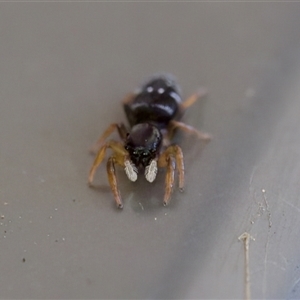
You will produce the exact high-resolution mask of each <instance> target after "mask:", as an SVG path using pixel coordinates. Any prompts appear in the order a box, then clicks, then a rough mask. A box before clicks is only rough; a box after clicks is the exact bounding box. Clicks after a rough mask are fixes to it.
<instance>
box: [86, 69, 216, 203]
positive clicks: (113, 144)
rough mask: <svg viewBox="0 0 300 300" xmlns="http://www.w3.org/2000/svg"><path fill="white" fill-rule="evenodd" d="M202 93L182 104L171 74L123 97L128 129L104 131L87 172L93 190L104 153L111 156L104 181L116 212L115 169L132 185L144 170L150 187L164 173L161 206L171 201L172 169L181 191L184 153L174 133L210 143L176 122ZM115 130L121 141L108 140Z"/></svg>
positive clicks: (121, 126) (203, 135)
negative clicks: (176, 131)
mask: <svg viewBox="0 0 300 300" xmlns="http://www.w3.org/2000/svg"><path fill="white" fill-rule="evenodd" d="M205 93H206V92H205V91H204V90H203V89H202V90H199V91H198V92H196V93H194V94H193V95H191V96H190V97H189V98H187V99H186V100H185V101H182V98H181V95H180V89H179V86H178V84H177V83H176V81H175V79H174V77H173V76H172V75H170V74H159V75H155V76H153V77H151V78H150V80H148V81H147V82H146V83H145V84H144V85H142V86H141V88H140V89H138V90H137V91H136V92H134V93H131V94H129V95H127V97H126V98H125V99H124V100H123V107H124V110H125V114H126V116H127V119H128V122H129V124H130V128H127V127H126V126H125V125H124V124H123V123H113V124H111V125H109V126H108V128H107V129H106V130H105V131H104V132H103V134H102V135H101V137H100V138H99V139H98V141H97V142H96V144H95V145H94V147H93V148H92V149H93V150H92V152H95V153H96V157H95V160H94V163H93V165H92V167H91V169H90V172H89V178H88V183H89V185H90V186H91V185H92V182H93V178H94V175H95V172H96V170H97V168H98V167H99V165H100V164H101V162H102V161H103V160H104V158H105V154H106V151H107V149H109V148H110V149H111V150H112V155H111V156H110V157H109V158H108V160H107V165H106V168H107V176H108V182H109V185H110V187H111V190H112V192H113V195H114V199H115V202H116V204H117V207H118V208H123V202H122V199H121V195H120V191H119V189H118V184H117V177H116V171H115V165H119V166H121V167H123V168H124V170H125V173H126V175H127V177H128V178H129V180H131V181H133V182H134V181H136V180H137V178H138V174H139V172H141V171H143V172H144V176H145V178H146V180H147V181H149V182H153V181H154V180H155V178H156V175H157V171H158V168H166V177H165V194H164V199H163V205H164V206H166V205H168V204H169V202H170V197H171V193H172V189H173V185H174V175H175V170H177V172H178V177H179V189H180V190H181V191H183V187H184V162H183V153H182V150H181V148H180V147H179V146H178V145H175V144H171V140H172V137H173V134H174V131H175V130H176V129H181V130H183V131H185V132H190V133H194V134H195V135H197V136H198V138H200V139H203V140H205V141H209V140H210V138H211V137H210V135H209V134H207V133H204V132H201V131H198V130H196V129H195V128H193V127H191V126H189V125H187V124H185V123H183V122H180V121H179V120H180V118H181V117H182V115H183V113H184V111H185V110H186V109H187V108H188V107H189V106H191V105H192V104H194V102H195V101H196V100H197V99H198V98H199V97H201V96H203V95H204V94H205ZM114 131H117V132H118V134H119V136H120V138H121V142H119V141H115V140H108V141H106V139H107V138H108V137H109V135H110V134H112V133H113V132H114Z"/></svg>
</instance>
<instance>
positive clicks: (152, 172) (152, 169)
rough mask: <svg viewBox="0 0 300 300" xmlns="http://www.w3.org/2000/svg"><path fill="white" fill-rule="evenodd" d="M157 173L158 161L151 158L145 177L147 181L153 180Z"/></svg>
mask: <svg viewBox="0 0 300 300" xmlns="http://www.w3.org/2000/svg"><path fill="white" fill-rule="evenodd" d="M156 174H157V161H156V160H154V159H153V160H151V162H150V164H149V165H148V166H147V167H146V168H145V177H146V179H147V181H149V182H153V181H154V180H155V178H156Z"/></svg>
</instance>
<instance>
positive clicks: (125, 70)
mask: <svg viewBox="0 0 300 300" xmlns="http://www.w3.org/2000/svg"><path fill="white" fill-rule="evenodd" d="M299 15H300V4H299V3H283V2H282V3H275V2H265V3H251V2H239V3H237V2H224V3H213V2H212V3H201V2H199V3H183V2H182V3H175V2H173V3H166V2H164V3H153V2H126V3H124V2H123V3H117V2H111V3H108V2H102V3H101V2H85V1H82V2H64V3H63V2H50V1H49V2H22V1H20V2H18V3H16V2H14V3H13V2H11V3H4V2H2V3H0V41H1V42H0V57H1V60H0V76H1V78H0V137H1V148H0V149H1V150H0V213H1V219H0V230H1V231H0V253H1V260H0V270H1V276H0V297H1V298H6V299H16V298H18V299H38V298H39V299H46V298H47V299H49V298H51V299H71V298H73V299H75V298H76V299H92V298H94V299H102V298H106V299H134V298H135V299H176V298H177V299H179V298H180V299H191V298H193V299H204V298H207V299H208V298H215V299H225V298H227V299H232V298H239V299H240V298H244V297H245V298H250V297H252V298H257V299H258V298H260V299H275V298H278V299H279V298H280V299H297V298H300V258H299V257H300V256H299V253H300V252H299V251H300V250H299V249H300V239H299V226H300V218H299V213H300V199H299V189H300V188H299V180H300V135H299V131H300V126H299V125H300V118H299V113H300V101H299V100H300V85H299V80H300V45H299V40H300V39H299V32H300V18H299ZM161 71H163V72H170V73H173V74H174V75H175V76H176V77H177V78H178V81H179V83H180V85H181V87H182V90H183V95H184V97H188V96H189V95H191V94H192V93H193V92H195V90H196V89H197V88H199V87H200V86H204V87H206V88H207V89H208V90H209V94H208V96H207V97H206V98H205V99H202V100H201V101H199V102H197V103H196V104H195V105H194V106H193V107H192V108H191V109H190V110H189V111H188V112H187V113H186V115H185V117H184V121H185V122H186V123H188V124H190V125H192V126H194V127H196V128H198V129H202V130H204V131H206V132H209V133H211V134H212V135H213V137H214V138H213V140H212V141H211V142H210V143H209V144H207V145H204V144H203V143H202V142H201V141H197V140H196V139H195V138H193V137H192V136H184V135H180V136H179V137H178V142H179V144H180V145H181V146H182V148H183V151H184V154H185V164H186V189H185V192H184V193H180V192H179V191H178V189H177V188H175V189H174V194H173V197H172V201H171V204H170V206H168V207H163V206H162V198H163V194H164V175H165V173H164V171H163V170H162V171H161V172H160V174H159V175H158V177H157V180H156V182H154V183H153V184H151V185H150V184H149V183H147V182H145V180H144V179H143V178H140V180H138V182H136V183H132V182H129V181H128V179H127V178H126V176H125V174H124V172H123V171H122V170H120V171H118V179H119V186H120V191H121V194H122V196H123V200H124V209H123V211H119V210H117V209H116V207H115V203H114V201H113V196H112V194H111V191H110V189H109V186H108V183H107V177H106V168H105V166H101V167H100V168H99V170H98V172H97V174H96V177H95V187H94V188H93V189H91V188H88V186H87V174H88V171H89V168H90V166H91V164H92V161H93V157H92V156H91V155H90V154H89V152H88V150H89V148H90V146H91V145H92V144H93V143H94V142H95V141H96V140H97V138H98V137H99V136H100V134H101V133H102V132H103V130H104V129H105V128H106V127H107V126H108V125H109V124H110V123H112V122H121V121H123V122H126V118H125V115H124V113H123V109H122V106H121V104H120V102H121V100H122V98H123V97H124V95H126V93H128V92H130V91H132V90H133V89H134V88H136V87H137V86H138V85H139V84H141V83H142V82H143V81H144V79H145V78H148V77H149V76H150V75H151V74H153V73H156V72H161ZM113 138H117V135H114V136H113ZM244 232H247V233H248V234H249V235H250V236H251V237H252V239H250V243H249V248H248V251H245V247H244V242H243V241H241V240H239V237H240V236H241V234H242V233H244ZM247 255H249V261H247V263H246V264H245V257H246V256H247ZM246 274H248V277H247V276H246ZM247 291H248V292H247ZM249 292H250V293H251V294H250V293H249Z"/></svg>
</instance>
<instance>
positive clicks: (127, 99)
mask: <svg viewBox="0 0 300 300" xmlns="http://www.w3.org/2000/svg"><path fill="white" fill-rule="evenodd" d="M135 96H136V93H129V94H127V95H126V96H125V98H124V99H123V100H122V103H123V104H128V103H130V102H131V101H132V100H133V98H134V97H135Z"/></svg>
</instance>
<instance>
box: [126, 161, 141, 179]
mask: <svg viewBox="0 0 300 300" xmlns="http://www.w3.org/2000/svg"><path fill="white" fill-rule="evenodd" d="M124 165H125V169H124V170H125V173H126V175H127V177H128V179H129V180H130V181H133V182H134V181H136V180H137V177H138V170H137V168H136V166H135V165H134V164H133V163H132V162H131V161H130V160H125V161H124Z"/></svg>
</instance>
